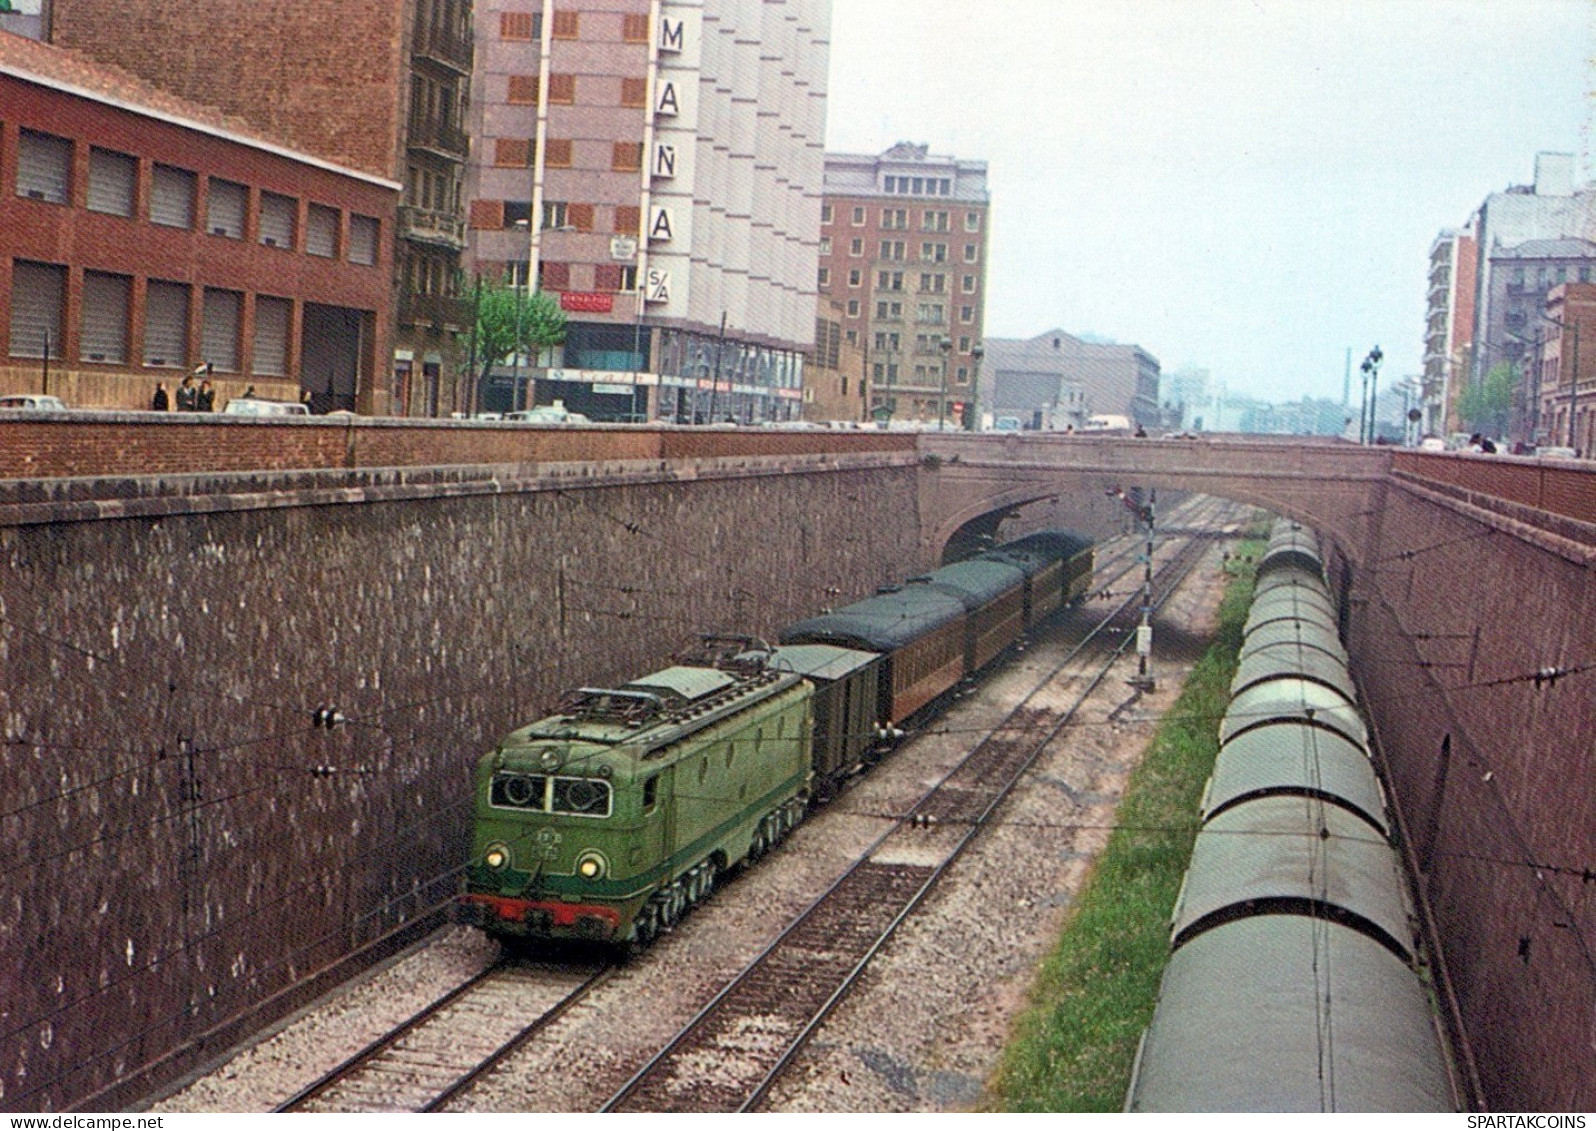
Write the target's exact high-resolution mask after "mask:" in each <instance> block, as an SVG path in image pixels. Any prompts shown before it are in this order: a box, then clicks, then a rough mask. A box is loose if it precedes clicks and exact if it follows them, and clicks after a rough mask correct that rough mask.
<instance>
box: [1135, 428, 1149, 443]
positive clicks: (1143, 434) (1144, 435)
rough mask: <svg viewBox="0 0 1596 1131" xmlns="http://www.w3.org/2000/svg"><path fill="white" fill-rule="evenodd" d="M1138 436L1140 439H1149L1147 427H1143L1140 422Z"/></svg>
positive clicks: (1137, 430) (1137, 429)
mask: <svg viewBox="0 0 1596 1131" xmlns="http://www.w3.org/2000/svg"><path fill="white" fill-rule="evenodd" d="M1136 438H1137V439H1138V440H1145V439H1147V429H1146V428H1143V427H1142V426H1141V425H1140V424H1138V425H1137V426H1136Z"/></svg>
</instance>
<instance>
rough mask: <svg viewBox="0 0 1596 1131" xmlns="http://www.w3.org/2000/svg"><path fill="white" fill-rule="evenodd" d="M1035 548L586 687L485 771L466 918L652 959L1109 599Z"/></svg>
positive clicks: (1050, 541) (1039, 544) (1049, 537)
mask: <svg viewBox="0 0 1596 1131" xmlns="http://www.w3.org/2000/svg"><path fill="white" fill-rule="evenodd" d="M1092 555H1093V551H1092V542H1091V540H1090V539H1089V538H1086V537H1084V536H1082V535H1079V534H1074V533H1068V532H1063V531H1053V532H1045V533H1041V534H1033V535H1031V536H1029V537H1026V538H1021V539H1019V540H1018V541H1014V542H1010V543H1008V544H1006V545H1003V546H1000V547H998V548H996V549H994V550H990V551H988V552H986V553H984V554H981V555H979V556H978V557H976V558H973V559H970V560H968V561H964V562H960V563H957V564H955V565H950V566H944V567H943V568H941V569H938V570H935V571H933V572H931V573H929V574H926V575H924V576H922V577H916V578H912V579H910V580H909V581H907V582H905V583H904V584H902V585H900V586H893V587H890V588H888V589H885V590H882V591H880V592H878V593H877V594H875V595H874V596H872V597H868V598H866V599H864V600H862V601H859V602H856V603H854V604H852V605H848V606H846V607H845V608H840V609H836V610H834V611H832V612H828V613H825V614H823V615H821V616H817V617H813V618H810V619H808V620H804V621H800V622H799V623H797V624H794V625H792V626H790V627H789V628H787V629H786V630H784V631H783V632H782V633H781V634H780V636H779V643H778V644H775V645H766V644H763V643H761V642H759V641H756V640H752V639H747V638H742V639H738V638H714V637H711V638H706V640H705V641H704V642H703V644H702V645H701V646H700V647H699V648H697V649H696V650H695V651H694V652H693V653H692V654H690V655H688V656H685V657H683V658H681V659H679V660H678V661H677V662H675V663H673V664H672V665H671V666H669V667H666V668H663V669H661V670H659V671H656V672H651V673H649V674H647V675H643V676H640V677H638V678H637V679H634V680H632V681H631V682H629V683H626V684H623V685H621V686H620V687H615V688H596V687H585V688H581V689H579V690H577V691H574V692H571V693H570V694H568V695H567V696H566V697H565V699H564V700H563V701H562V702H561V704H560V705H559V707H558V708H557V709H556V710H555V712H554V713H553V714H551V715H549V716H548V717H546V718H542V719H539V720H537V721H536V722H532V723H529V724H528V725H526V726H523V727H520V728H519V729H517V730H515V731H513V732H512V733H510V734H509V735H507V736H505V738H504V739H503V740H501V741H500V742H499V743H498V745H497V746H496V747H495V748H494V749H493V750H492V751H491V752H490V753H488V754H487V755H485V756H484V757H483V758H482V759H481V760H480V762H479V763H478V765H477V768H476V776H475V792H476V808H475V818H474V822H475V827H474V833H473V844H472V856H471V862H470V865H469V867H468V869H467V876H466V891H465V893H464V895H463V896H462V897H461V902H460V909H461V918H462V919H463V920H464V921H465V922H468V923H472V924H475V925H477V926H479V927H481V928H483V929H484V930H486V931H487V932H488V933H489V934H492V935H496V936H499V937H501V938H505V939H512V940H513V939H581V940H591V941H595V942H603V943H611V944H619V945H629V946H644V945H647V944H648V943H649V942H650V941H652V940H653V938H654V937H655V936H656V935H658V934H659V933H660V932H661V931H663V930H666V929H668V928H669V927H671V926H672V925H674V924H675V923H676V922H677V920H678V919H680V917H681V916H682V915H683V914H684V913H685V912H686V911H687V910H688V909H689V908H690V907H692V906H693V905H694V904H696V903H698V902H699V901H700V900H702V899H704V898H705V897H706V896H708V895H709V893H710V892H711V891H712V890H713V889H714V887H715V884H716V882H717V881H718V879H719V878H720V877H721V876H722V875H723V874H724V873H725V872H726V871H727V870H729V869H732V868H737V867H739V866H742V865H745V864H747V863H750V862H752V861H755V860H757V859H759V857H760V856H762V855H763V854H764V853H765V852H766V851H768V850H769V849H770V848H771V846H773V845H774V844H776V843H777V842H778V841H780V840H781V839H782V838H783V837H784V836H786V834H787V832H788V831H789V830H791V828H792V827H793V825H794V824H796V823H797V822H798V821H799V820H800V819H802V817H803V816H804V814H805V813H806V811H807V810H808V808H809V806H810V804H811V803H813V802H815V801H818V800H823V799H824V798H826V797H827V796H829V795H830V794H831V793H833V792H834V791H835V790H836V789H837V788H838V786H839V785H840V784H841V783H842V782H843V781H845V780H846V779H847V778H848V777H850V776H851V775H852V774H854V773H856V772H858V771H859V770H861V769H863V768H864V767H866V766H867V765H869V764H870V763H871V762H872V761H873V760H874V759H875V758H877V757H878V756H879V754H880V753H881V751H882V750H883V749H885V748H886V747H888V746H889V745H890V743H891V741H892V738H893V737H894V736H896V735H898V734H901V728H902V727H903V726H904V725H905V724H907V723H910V722H911V721H912V720H913V719H915V717H916V716H918V715H920V714H921V713H922V712H926V711H928V710H932V709H934V707H935V705H936V704H937V702H938V701H939V700H940V699H941V698H942V697H943V696H944V695H945V694H946V693H947V692H948V691H950V690H951V689H953V688H954V687H955V686H956V685H957V684H958V683H959V682H960V681H961V680H963V679H964V678H965V677H967V676H969V675H972V674H974V673H975V672H977V671H979V670H980V669H981V668H983V667H985V666H986V665H987V664H989V663H991V662H992V660H993V659H995V658H996V657H997V656H998V655H1000V654H1001V653H1002V652H1003V651H1004V650H1006V649H1007V648H1009V647H1010V646H1011V645H1013V644H1015V643H1016V642H1017V641H1018V640H1019V639H1020V637H1021V636H1022V635H1023V634H1024V633H1026V632H1028V631H1029V630H1030V629H1031V628H1033V627H1034V626H1035V625H1037V624H1038V623H1039V622H1040V621H1042V620H1044V619H1045V618H1047V617H1049V616H1051V615H1053V614H1054V613H1056V612H1057V611H1059V610H1060V609H1061V608H1063V607H1064V606H1066V605H1067V604H1070V603H1072V602H1074V601H1076V600H1078V599H1079V598H1080V597H1082V596H1083V595H1084V594H1085V592H1086V590H1087V588H1088V587H1089V586H1090V584H1091V577H1092Z"/></svg>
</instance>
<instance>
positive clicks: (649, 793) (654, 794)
mask: <svg viewBox="0 0 1596 1131" xmlns="http://www.w3.org/2000/svg"><path fill="white" fill-rule="evenodd" d="M658 800H659V775H658V774H655V775H654V776H653V777H651V778H649V779H648V780H647V781H645V782H644V783H643V812H645V813H647V812H648V811H649V810H651V809H653V808H654V803H655V802H657V801H658Z"/></svg>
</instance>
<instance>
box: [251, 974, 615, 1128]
mask: <svg viewBox="0 0 1596 1131" xmlns="http://www.w3.org/2000/svg"><path fill="white" fill-rule="evenodd" d="M612 969H613V968H607V967H606V968H595V967H592V966H587V967H569V966H558V965H553V964H548V963H533V962H522V961H516V960H513V959H506V960H503V961H501V962H499V963H498V964H496V965H494V966H490V967H489V968H488V969H486V970H483V971H482V972H481V973H479V974H477V975H476V976H474V977H473V978H471V979H470V980H468V981H466V982H465V983H463V984H462V985H460V986H458V987H456V988H455V989H454V990H452V991H450V992H449V993H447V994H445V995H444V996H443V997H441V998H439V999H438V1000H437V1001H435V1002H433V1003H432V1004H431V1005H429V1006H427V1007H426V1008H425V1009H422V1010H421V1011H420V1012H418V1013H416V1014H415V1015H414V1016H413V1017H411V1018H410V1019H409V1020H407V1021H405V1022H404V1023H403V1024H401V1025H399V1026H397V1027H396V1028H394V1029H393V1030H392V1031H390V1032H389V1033H387V1034H385V1035H384V1036H382V1037H380V1038H378V1039H377V1040H375V1041H373V1042H372V1043H371V1044H369V1045H367V1046H366V1047H365V1048H363V1049H361V1050H360V1051H359V1052H358V1053H356V1054H355V1055H354V1056H352V1057H350V1058H349V1059H348V1060H346V1061H344V1062H343V1063H342V1064H340V1065H338V1066H337V1067H336V1068H333V1069H332V1070H331V1071H329V1072H327V1073H326V1074H325V1075H323V1076H322V1077H321V1078H320V1079H318V1080H316V1081H315V1082H314V1083H312V1084H310V1085H308V1086H307V1087H305V1088H303V1089H301V1090H300V1091H299V1092H296V1093H295V1094H294V1095H293V1096H291V1097H289V1098H288V1099H287V1100H285V1101H284V1102H283V1103H282V1104H280V1105H278V1107H277V1108H276V1109H275V1110H277V1111H279V1112H294V1111H304V1112H377V1111H436V1110H438V1109H439V1108H441V1107H442V1106H443V1105H444V1104H446V1103H448V1102H449V1101H450V1100H451V1099H453V1098H454V1097H455V1096H457V1095H459V1094H460V1093H461V1092H463V1091H465V1090H466V1089H468V1088H469V1087H470V1086H471V1085H472V1084H473V1083H474V1082H475V1081H476V1080H477V1079H479V1078H480V1077H481V1076H482V1075H484V1074H485V1073H487V1072H490V1071H492V1070H493V1068H494V1067H495V1066H497V1065H498V1064H499V1063H500V1062H501V1061H503V1060H504V1059H505V1058H506V1057H508V1056H509V1055H510V1054H512V1053H513V1052H515V1051H516V1050H517V1049H519V1048H520V1047H522V1046H523V1045H524V1044H526V1042H528V1041H529V1040H531V1039H532V1038H533V1037H534V1036H536V1035H537V1034H538V1032H539V1031H541V1030H542V1029H543V1028H545V1027H546V1026H548V1025H549V1024H551V1023H552V1022H553V1021H555V1020H556V1019H557V1018H558V1017H560V1016H561V1015H562V1014H563V1013H565V1011H566V1010H568V1009H569V1008H570V1007H571V1006H572V1005H574V1004H575V1003H576V1002H578V1001H580V1000H581V999H582V998H584V997H586V996H587V994H588V993H590V992H591V991H592V990H594V989H596V988H597V987H598V986H599V985H600V984H601V983H602V982H604V981H605V980H606V979H607V978H608V977H609V976H610V974H611V973H612Z"/></svg>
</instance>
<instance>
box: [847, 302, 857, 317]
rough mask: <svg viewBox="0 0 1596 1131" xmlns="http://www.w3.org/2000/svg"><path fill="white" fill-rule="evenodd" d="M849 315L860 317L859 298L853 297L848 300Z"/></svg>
mask: <svg viewBox="0 0 1596 1131" xmlns="http://www.w3.org/2000/svg"><path fill="white" fill-rule="evenodd" d="M848 317H849V318H857V317H859V300H858V299H856V298H851V299H849V300H848Z"/></svg>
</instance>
